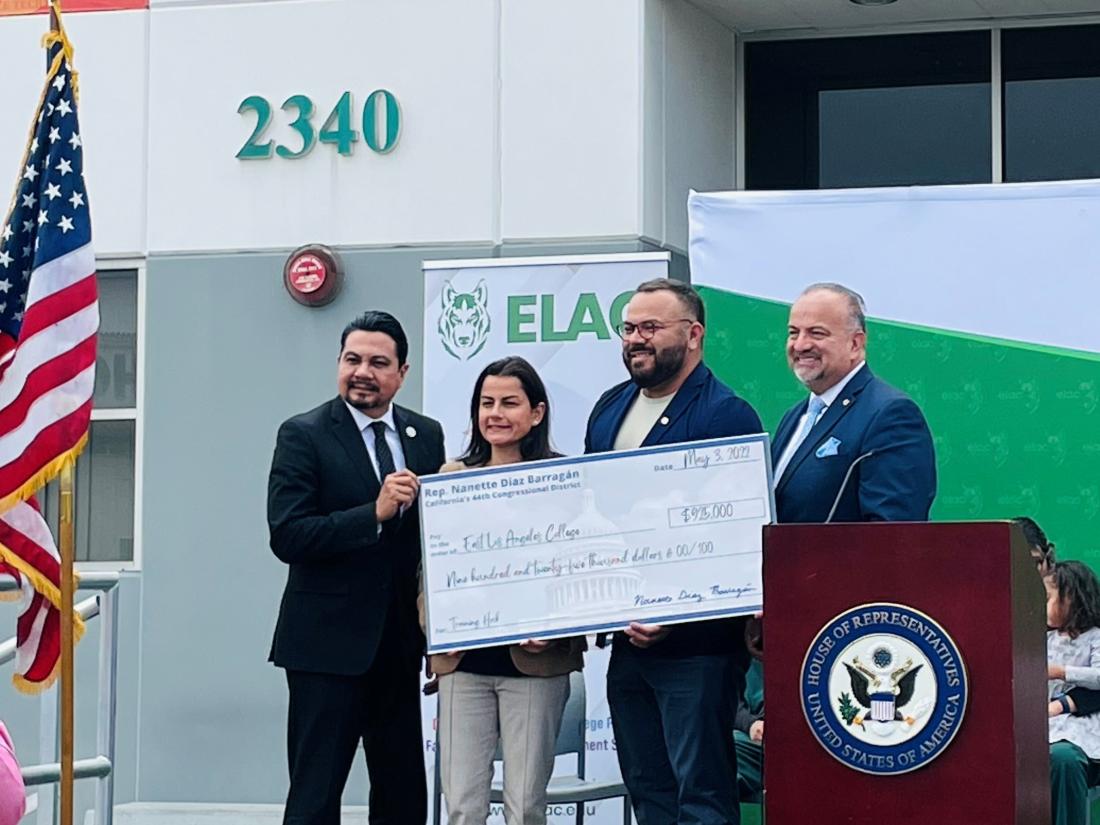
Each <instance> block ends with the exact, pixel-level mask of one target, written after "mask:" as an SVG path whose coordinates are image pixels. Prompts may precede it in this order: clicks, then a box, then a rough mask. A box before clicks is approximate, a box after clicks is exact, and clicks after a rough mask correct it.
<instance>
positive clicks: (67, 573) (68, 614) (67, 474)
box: [58, 461, 75, 825]
mask: <svg viewBox="0 0 1100 825" xmlns="http://www.w3.org/2000/svg"><path fill="white" fill-rule="evenodd" d="M73 463H74V461H66V462H65V465H64V466H63V467H62V468H61V496H60V498H61V514H60V515H61V519H60V524H61V531H60V532H61V535H60V539H61V541H60V545H61V546H60V547H59V548H58V549H59V550H60V552H61V811H60V813H61V816H60V819H59V820H58V822H59V825H73V677H74V676H75V674H74V672H73V584H74V581H73Z"/></svg>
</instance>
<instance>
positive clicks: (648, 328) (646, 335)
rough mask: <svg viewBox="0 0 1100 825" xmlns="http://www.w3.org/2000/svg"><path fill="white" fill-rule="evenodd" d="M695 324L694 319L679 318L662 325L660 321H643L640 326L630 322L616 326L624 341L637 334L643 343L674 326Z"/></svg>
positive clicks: (616, 330) (623, 322)
mask: <svg viewBox="0 0 1100 825" xmlns="http://www.w3.org/2000/svg"><path fill="white" fill-rule="evenodd" d="M683 323H688V324H694V323H695V319H694V318H677V319H676V320H674V321H668V322H667V323H661V322H660V321H642V322H641V323H640V324H632V323H630V322H629V321H622V322H620V323H618V324H615V333H616V334H617V335H618V336H619V337H620V338H622V339H624V340H625V339H627V338H629V337H630V336H631V335H633V334H634V333H635V332H636V333H638V334H639V335H640V336H642V340H643V341H648V340H649V339H650V338H652V337H653V336H654V335H656V334H657V333H658V332H659V331H660V330H662V329H665V328H666V327H668V326H671V325H672V324H683Z"/></svg>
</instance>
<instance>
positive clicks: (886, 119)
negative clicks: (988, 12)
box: [745, 31, 992, 189]
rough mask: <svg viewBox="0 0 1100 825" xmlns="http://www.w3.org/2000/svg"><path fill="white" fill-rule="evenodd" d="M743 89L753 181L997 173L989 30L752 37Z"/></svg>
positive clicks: (758, 185)
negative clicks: (806, 37) (775, 39)
mask: <svg viewBox="0 0 1100 825" xmlns="http://www.w3.org/2000/svg"><path fill="white" fill-rule="evenodd" d="M745 96H746V100H745V121H746V129H745V132H746V144H745V153H746V165H745V166H746V178H747V180H746V184H747V188H749V189H815V188H823V187H849V186H889V185H904V184H934V183H979V182H988V181H990V180H991V179H992V174H991V165H992V151H991V142H990V135H991V128H990V118H991V103H990V97H991V86H990V34H989V32H988V31H974V32H951V33H947V34H921V35H896V36H887V37H846V38H835V39H828V40H795V41H782V42H768V43H749V44H747V45H746V47H745Z"/></svg>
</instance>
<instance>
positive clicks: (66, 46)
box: [42, 0, 80, 103]
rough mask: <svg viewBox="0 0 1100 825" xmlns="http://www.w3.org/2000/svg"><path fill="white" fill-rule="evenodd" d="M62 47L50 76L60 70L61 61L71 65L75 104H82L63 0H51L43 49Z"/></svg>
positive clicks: (52, 65)
mask: <svg viewBox="0 0 1100 825" xmlns="http://www.w3.org/2000/svg"><path fill="white" fill-rule="evenodd" d="M54 46H60V47H61V50H60V51H59V52H58V54H57V57H55V58H54V59H53V61H52V62H51V64H50V71H49V74H51V75H52V74H54V73H56V72H57V70H58V69H59V68H60V65H59V64H60V63H61V61H64V62H66V63H67V64H68V65H69V72H70V73H71V74H72V87H73V102H74V103H79V102H80V83H79V77H78V76H77V72H76V69H74V68H73V44H72V42H71V41H70V40H69V35H68V33H67V32H66V31H65V24H64V23H63V22H62V20H61V0H50V30H49V31H48V32H46V33H45V34H44V35H42V48H44V49H51V48H53V47H54Z"/></svg>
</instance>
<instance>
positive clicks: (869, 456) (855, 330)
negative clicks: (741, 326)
mask: <svg viewBox="0 0 1100 825" xmlns="http://www.w3.org/2000/svg"><path fill="white" fill-rule="evenodd" d="M866 346H867V328H866V322H865V318H864V308H863V299H862V298H861V297H860V296H859V294H858V293H856V292H854V291H852V290H850V289H848V288H847V287H844V286H841V285H839V284H830V283H823V284H814V285H812V286H810V287H808V288H807V289H806V290H805V291H804V292H803V293H802V295H801V296H800V297H799V298H798V300H797V301H795V302H794V304H793V305H792V306H791V313H790V320H789V322H788V326H787V361H788V363H789V364H790V366H791V369H792V370H793V371H794V374H795V376H796V377H797V378H798V380H799V381H801V382H802V383H803V384H805V385H806V387H807V389H809V390H810V396H809V398H807V399H806V400H804V401H800V402H799V403H798V404H796V405H795V406H793V407H792V408H791V409H789V410H788V411H787V413H786V414H785V415H784V416H783V420H782V421H780V423H779V428H778V429H777V430H776V433H775V440H774V441H773V442H772V466H773V468H774V471H775V507H776V518H777V520H778V521H779V522H810V523H812V522H827V521H835V522H844V521H846V522H853V521H926V520H927V519H928V511H929V509H930V508H931V507H932V499H934V498H935V496H936V456H935V453H934V451H933V449H932V434H931V433H930V432H929V430H928V424H927V423H926V422H925V420H924V415H923V414H922V413H921V411H920V408H919V407H918V406H917V405H916V404H915V403H914V402H913V400H912V399H910V398H909V397H908V396H907V395H905V394H904V393H902V392H900V391H899V390H896V389H894V388H893V387H891V386H890V385H889V384H887V383H886V382H885V381H882V380H881V379H879V378H876V377H875V376H874V375H873V374H872V373H871V370H870V369H869V368H868V366H867V363H866Z"/></svg>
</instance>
